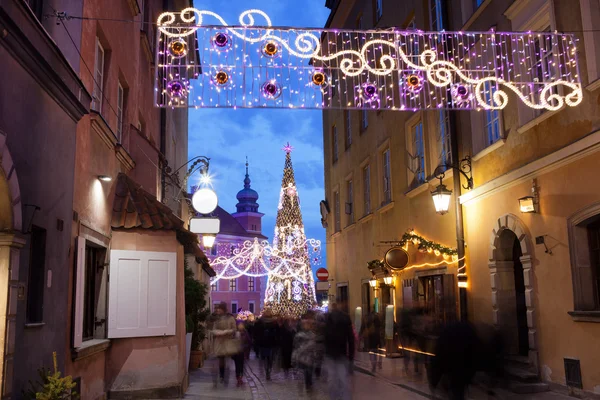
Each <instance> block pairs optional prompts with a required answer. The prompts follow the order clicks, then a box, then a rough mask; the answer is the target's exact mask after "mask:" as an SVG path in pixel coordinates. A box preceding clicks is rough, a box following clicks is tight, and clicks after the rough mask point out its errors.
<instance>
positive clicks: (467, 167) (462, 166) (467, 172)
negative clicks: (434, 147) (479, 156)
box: [433, 156, 474, 189]
mask: <svg viewBox="0 0 600 400" xmlns="http://www.w3.org/2000/svg"><path fill="white" fill-rule="evenodd" d="M440 168H445V169H444V170H443V171H441V170H440ZM450 168H452V169H453V170H455V171H458V172H460V174H461V175H462V176H464V177H465V179H466V180H467V184H466V185H462V187H463V188H464V189H473V187H474V186H473V167H472V165H471V156H466V157H465V158H463V159H462V160H460V161H459V162H458V165H453V164H452V165H448V164H442V165H440V166H438V167H437V168H436V169H435V170H434V171H433V176H434V177H435V179H439V180H440V182H441V181H442V179H444V176H445V175H446V174H445V171H447V170H448V169H450ZM438 171H439V172H438Z"/></svg>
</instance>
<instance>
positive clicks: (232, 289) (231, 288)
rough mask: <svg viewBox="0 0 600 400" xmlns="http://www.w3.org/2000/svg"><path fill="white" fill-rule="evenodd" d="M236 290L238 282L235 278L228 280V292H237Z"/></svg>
mask: <svg viewBox="0 0 600 400" xmlns="http://www.w3.org/2000/svg"><path fill="white" fill-rule="evenodd" d="M237 288H238V282H237V278H236V279H230V280H229V291H230V292H237V291H238V290H237Z"/></svg>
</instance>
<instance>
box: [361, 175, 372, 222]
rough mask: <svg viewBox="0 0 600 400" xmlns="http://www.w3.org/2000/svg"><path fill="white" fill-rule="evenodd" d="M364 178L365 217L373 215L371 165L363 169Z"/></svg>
mask: <svg viewBox="0 0 600 400" xmlns="http://www.w3.org/2000/svg"><path fill="white" fill-rule="evenodd" d="M362 178H363V216H365V215H369V214H371V212H372V210H371V164H369V163H367V164H366V165H365V166H363V167H362Z"/></svg>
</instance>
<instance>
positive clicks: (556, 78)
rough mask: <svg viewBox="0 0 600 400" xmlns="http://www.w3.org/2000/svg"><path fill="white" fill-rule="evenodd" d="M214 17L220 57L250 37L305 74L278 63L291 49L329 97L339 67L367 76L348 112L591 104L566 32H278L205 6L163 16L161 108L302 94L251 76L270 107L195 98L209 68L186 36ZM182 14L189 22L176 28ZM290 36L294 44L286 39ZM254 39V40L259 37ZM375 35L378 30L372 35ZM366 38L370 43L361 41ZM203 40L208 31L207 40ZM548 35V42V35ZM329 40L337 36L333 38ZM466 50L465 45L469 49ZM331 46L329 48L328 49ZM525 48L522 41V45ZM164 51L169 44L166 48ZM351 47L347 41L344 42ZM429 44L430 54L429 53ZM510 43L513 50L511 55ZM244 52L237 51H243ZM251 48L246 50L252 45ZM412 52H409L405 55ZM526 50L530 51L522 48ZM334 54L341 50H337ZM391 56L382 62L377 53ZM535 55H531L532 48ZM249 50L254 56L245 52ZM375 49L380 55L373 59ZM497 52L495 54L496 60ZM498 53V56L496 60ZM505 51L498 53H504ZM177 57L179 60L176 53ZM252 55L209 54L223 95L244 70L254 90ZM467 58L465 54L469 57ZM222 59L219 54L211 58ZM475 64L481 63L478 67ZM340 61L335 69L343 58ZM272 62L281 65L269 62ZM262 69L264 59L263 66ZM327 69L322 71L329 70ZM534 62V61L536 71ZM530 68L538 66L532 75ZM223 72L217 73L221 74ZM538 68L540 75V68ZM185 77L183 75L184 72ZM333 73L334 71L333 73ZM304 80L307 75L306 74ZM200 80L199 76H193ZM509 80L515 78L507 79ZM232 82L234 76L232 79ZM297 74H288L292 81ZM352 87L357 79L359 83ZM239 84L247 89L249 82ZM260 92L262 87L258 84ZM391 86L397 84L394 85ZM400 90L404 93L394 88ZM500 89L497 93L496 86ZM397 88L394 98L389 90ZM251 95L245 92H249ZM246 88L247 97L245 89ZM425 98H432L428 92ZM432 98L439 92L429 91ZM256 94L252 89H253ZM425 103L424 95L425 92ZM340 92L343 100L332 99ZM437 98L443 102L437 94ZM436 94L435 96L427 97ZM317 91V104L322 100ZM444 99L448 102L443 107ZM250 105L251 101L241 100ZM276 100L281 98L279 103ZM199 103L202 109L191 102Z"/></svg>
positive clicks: (249, 16)
mask: <svg viewBox="0 0 600 400" xmlns="http://www.w3.org/2000/svg"><path fill="white" fill-rule="evenodd" d="M254 15H259V16H261V17H262V18H264V20H265V22H266V28H259V27H256V25H255V19H254ZM204 16H210V17H214V18H215V19H217V20H218V21H219V22H220V23H221V24H222V26H223V30H222V31H221V32H218V33H217V34H216V35H214V36H211V42H212V49H211V51H217V52H223V51H225V52H226V51H229V50H230V49H231V47H232V38H230V37H229V34H231V35H233V36H235V38H237V39H239V40H242V41H244V42H246V43H248V44H250V45H253V44H261V46H262V48H261V49H259V53H260V54H262V55H263V56H264V57H266V58H267V60H269V59H270V61H267V63H266V64H264V65H265V66H268V67H270V68H272V67H283V68H286V69H289V70H290V71H291V70H292V69H293V70H294V71H296V70H297V69H298V66H296V65H294V64H290V63H288V64H285V65H283V64H282V65H276V64H274V63H272V62H273V60H276V59H277V58H280V57H281V54H282V52H283V50H285V51H286V52H287V53H288V54H289V55H290V56H293V57H297V58H299V59H301V60H309V59H310V60H312V61H313V65H315V68H314V71H313V72H312V76H311V77H309V79H308V86H312V87H315V88H317V89H318V90H320V91H321V92H322V93H323V94H324V95H325V94H326V93H327V90H329V89H327V87H328V86H332V85H335V84H336V82H335V81H334V79H333V77H332V76H327V74H329V73H334V72H335V70H339V71H341V72H342V74H343V78H342V79H346V78H360V79H359V80H358V81H357V82H358V83H354V85H355V91H356V93H355V95H354V99H352V101H348V102H344V103H342V102H341V100H340V104H338V106H339V107H340V108H349V109H350V108H377V109H379V108H387V109H392V110H395V109H396V110H404V109H410V110H414V111H416V110H417V109H420V108H421V104H422V103H426V108H434V107H435V108H461V109H469V108H477V109H484V110H497V109H503V108H505V107H506V105H507V104H508V98H509V95H508V93H507V90H508V91H511V92H513V93H515V94H516V95H517V97H518V98H519V99H520V100H521V101H522V102H523V103H524V104H525V105H526V106H527V107H530V108H533V109H538V110H541V109H546V110H552V111H554V110H559V109H561V108H562V107H564V106H570V107H574V106H577V105H579V104H580V103H581V102H582V100H583V91H582V87H581V81H580V77H579V73H578V72H577V52H576V47H575V43H574V38H573V36H572V35H561V34H556V33H555V34H552V33H543V34H542V33H539V34H533V33H531V32H529V33H496V32H486V33H472V32H427V33H426V32H420V31H389V30H388V31H383V30H382V31H368V32H361V31H356V32H350V31H337V30H331V31H329V30H307V29H299V30H293V29H274V28H272V22H271V19H270V18H269V16H268V15H267V14H266V13H264V12H263V11H260V10H255V9H253V10H248V11H245V12H243V13H242V14H241V15H240V17H239V23H240V25H239V26H229V25H228V24H227V23H226V21H225V20H224V19H223V18H222V17H221V16H220V15H218V14H216V13H214V12H211V11H205V10H198V9H195V8H186V9H184V10H182V11H181V12H179V13H176V12H165V13H162V14H161V15H160V16H159V18H158V20H157V24H158V29H159V30H160V32H161V34H162V35H164V38H165V39H163V38H161V39H160V40H159V42H160V43H157V45H158V46H159V48H158V50H157V54H158V56H159V60H162V61H159V68H165V72H166V73H167V75H168V76H169V77H170V78H169V79H168V80H167V81H166V82H164V83H161V84H160V86H161V87H160V90H159V88H157V92H159V93H161V94H162V95H163V96H166V97H167V98H168V101H167V103H162V101H161V100H158V99H157V100H158V103H157V104H158V105H161V106H164V105H169V106H179V107H185V106H186V102H185V99H187V98H189V99H190V100H193V102H195V101H196V100H198V101H199V102H200V105H198V104H197V105H195V107H237V106H240V107H255V106H280V107H281V106H285V105H284V103H283V102H282V101H281V97H282V96H281V95H282V91H283V90H287V91H289V92H290V94H292V95H293V94H296V95H297V94H298V93H299V91H295V90H294V88H290V87H288V86H285V87H284V86H283V85H282V83H281V82H278V81H277V78H276V77H277V76H282V74H281V73H279V74H278V75H277V74H276V76H275V77H272V76H271V77H269V76H268V73H267V76H266V77H262V76H261V74H260V73H259V74H258V76H257V77H254V74H253V73H252V74H251V75H252V76H253V77H252V78H251V79H252V80H253V81H255V83H257V84H258V85H259V87H260V88H261V89H260V91H259V92H260V94H261V95H262V98H263V100H265V99H266V100H267V102H266V103H262V104H256V102H258V101H259V100H258V99H256V98H254V100H253V101H252V99H246V94H245V93H244V95H243V102H242V103H241V104H237V102H236V101H234V102H233V103H232V102H231V100H227V102H226V103H224V104H220V103H219V102H218V101H217V102H216V103H215V102H213V99H210V101H209V102H207V103H205V102H204V100H203V97H202V96H193V90H192V89H193V87H191V86H192V85H191V84H190V79H195V78H197V73H196V76H188V77H187V78H186V77H185V76H182V74H187V70H188V69H191V70H193V71H195V70H196V69H198V67H199V65H198V64H194V62H193V61H191V63H186V62H185V59H186V57H187V56H188V54H194V52H193V51H188V49H187V48H186V46H187V44H186V43H185V41H182V40H184V39H183V38H187V37H189V36H191V35H193V34H194V33H197V31H198V30H199V29H200V28H203V29H205V30H206V32H209V31H210V32H213V31H214V27H210V26H208V25H203V22H204V21H203V19H204V18H203V17H204ZM178 17H179V20H180V21H181V22H180V23H176V21H177V18H178ZM291 32H292V33H293V34H290V35H289V36H290V37H289V38H288V37H286V35H285V34H289V33H291ZM253 33H254V35H253ZM367 33H368V34H367ZM322 34H328V35H331V36H333V38H331V40H329V42H328V40H323V41H322ZM354 34H356V35H357V38H356V39H358V40H357V42H358V43H359V46H358V47H354V45H350V46H349V48H346V49H342V50H338V47H337V44H336V43H337V42H338V38H339V39H340V40H343V38H344V37H345V36H344V35H346V37H347V36H349V35H354ZM358 35H362V38H363V40H361V39H359V38H358ZM198 36H199V35H198ZM542 36H543V38H542ZM326 37H327V36H326ZM469 37H472V38H475V37H477V38H478V39H479V42H480V43H481V45H480V46H479V47H480V51H481V53H480V54H477V53H476V52H475V51H474V48H475V43H476V41H475V39H473V40H471V41H469V40H468V38H469ZM536 37H538V38H541V39H540V40H542V41H543V43H545V46H550V47H549V48H545V47H542V48H541V49H540V50H539V51H538V50H535V43H536ZM448 41H452V42H453V43H454V44H455V46H452V45H449V46H448V48H454V47H457V48H458V47H459V46H461V49H460V51H459V53H456V54H455V53H452V54H446V53H445V52H446V51H447V50H440V51H438V49H436V46H437V47H440V49H442V48H444V49H445V48H446V42H448ZM467 42H468V44H467V45H465V44H464V43H467ZM323 43H325V44H327V45H328V46H329V47H328V48H326V49H323ZM521 43H522V44H521ZM160 46H165V47H164V50H161V47H160ZM340 46H342V45H340ZM421 46H424V47H425V49H423V50H422V51H421ZM509 46H510V49H509ZM234 47H235V48H237V45H235V46H234ZM245 47H246V46H244V49H245ZM403 47H404V49H403ZM521 48H523V50H521ZM332 49H333V50H332ZM377 49H378V51H379V52H380V53H381V54H379V56H378V57H376V55H375V53H376V50H377ZM526 49H528V50H526ZM245 51H246V50H244V52H245ZM369 53H370V54H369ZM486 53H487V54H486ZM492 53H493V54H492ZM496 53H497V54H496ZM543 53H550V54H551V57H553V58H551V59H550V61H544V60H545V58H544V57H545V54H543ZM167 54H168V55H169V57H167ZM249 54H250V51H249V50H248V53H247V54H244V55H243V57H241V58H240V57H239V56H238V57H237V60H238V62H239V64H240V65H237V64H235V63H234V64H233V65H231V63H229V64H228V65H229V66H228V67H227V68H224V67H223V62H222V61H223V60H221V61H218V57H217V58H216V59H215V60H216V61H215V62H214V65H213V64H211V62H210V61H204V59H205V58H206V57H204V58H203V57H201V59H202V60H203V61H202V62H203V63H204V64H203V67H205V68H204V70H205V71H208V72H205V74H208V76H209V80H210V82H212V84H213V86H214V88H215V90H216V92H217V93H221V91H222V90H224V89H227V86H228V85H229V86H230V87H232V88H233V87H234V86H232V85H233V83H232V82H233V81H234V80H233V75H234V73H233V71H232V68H236V67H240V69H241V70H242V71H241V72H240V73H239V79H240V81H241V83H240V85H241V87H242V88H245V85H246V82H247V80H246V72H245V71H246V68H248V73H249V74H250V71H251V70H252V68H253V65H252V61H251V58H249ZM459 54H460V55H459ZM482 56H483V57H489V58H491V59H492V61H491V62H487V64H485V63H484V64H483V65H484V66H481V65H479V64H478V63H477V61H475V60H477V58H481V57H482ZM441 57H446V58H447V60H444V59H440V58H441ZM209 59H212V57H209ZM472 59H473V61H472ZM334 61H335V62H336V63H337V66H336V65H335V64H332V63H333V62H334ZM269 62H271V64H269ZM543 62H549V64H548V66H547V68H546V70H547V71H543V72H541V73H542V74H543V76H541V77H539V76H537V74H538V73H539V72H537V67H535V66H536V65H538V63H543ZM261 65H262V64H261V63H260V62H258V66H261ZM321 65H322V66H321ZM528 65H531V66H530V67H528ZM527 68H529V69H527ZM213 69H215V71H212V70H213ZM534 70H535V71H534ZM176 71H180V73H177V72H176ZM326 71H327V72H326ZM395 72H400V76H401V78H400V82H383V83H382V82H378V81H377V79H378V77H392V76H393V74H394V73H395ZM298 74H299V75H302V69H301V70H300V71H298ZM192 75H193V74H192ZM506 77H508V78H509V79H506ZM230 78H231V79H230ZM293 79H295V80H297V81H298V82H300V81H302V80H303V79H302V78H301V77H300V76H298V77H295V78H293ZM425 79H426V81H427V82H428V83H429V84H430V85H431V89H435V88H438V89H443V91H441V92H440V93H444V94H435V93H434V90H431V91H430V90H429V89H427V90H425V89H424V85H423V81H424V80H425ZM289 80H290V78H289V77H288V81H289ZM348 82H355V81H354V80H352V79H350V80H349V81H348ZM240 85H238V86H240ZM251 86H252V87H254V84H253V85H251ZM388 87H389V88H388ZM394 87H396V89H394ZM559 87H563V88H565V89H568V90H566V93H561V92H560V91H559V90H558V88H559ZM492 88H493V89H492ZM388 89H389V90H390V91H392V92H394V91H395V93H393V94H387V95H386V94H385V93H387V91H388ZM244 90H245V89H244ZM236 92H237V91H236ZM421 92H423V93H421ZM427 92H430V93H427ZM399 94H400V98H402V96H406V99H405V103H402V104H401V105H398V106H396V105H395V104H394V105H391V106H390V104H389V103H388V104H387V105H385V104H384V105H383V106H382V103H384V102H385V101H388V102H389V101H392V102H393V100H394V98H395V97H397V96H398V95H399ZM249 95H252V92H250V93H249ZM421 95H423V98H422V99H420V96H421ZM331 96H333V95H331ZM436 96H439V98H438V97H436ZM426 98H427V99H426ZM313 99H314V95H313V96H312V98H311V99H310V101H311V102H312V101H313ZM440 100H441V101H440ZM240 101H241V100H240ZM269 101H271V102H269ZM288 101H289V102H290V104H289V105H288V107H290V108H294V107H295V106H299V107H302V108H332V102H331V101H328V102H325V101H324V102H323V103H321V105H320V106H319V104H318V103H312V104H309V103H306V99H305V100H303V102H302V103H301V104H297V105H294V104H293V102H292V101H291V100H288ZM189 106H190V107H192V106H194V105H193V104H189Z"/></svg>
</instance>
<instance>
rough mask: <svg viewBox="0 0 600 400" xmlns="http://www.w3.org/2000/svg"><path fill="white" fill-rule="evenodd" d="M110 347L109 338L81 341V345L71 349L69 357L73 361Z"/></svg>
mask: <svg viewBox="0 0 600 400" xmlns="http://www.w3.org/2000/svg"><path fill="white" fill-rule="evenodd" d="M109 347H110V340H109V339H93V340H88V341H85V342H83V344H82V345H81V347H77V348H74V349H72V351H71V357H72V359H73V361H77V360H81V359H82V358H86V357H89V356H91V355H94V354H97V353H100V352H103V351H105V350H106V349H108V348H109Z"/></svg>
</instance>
